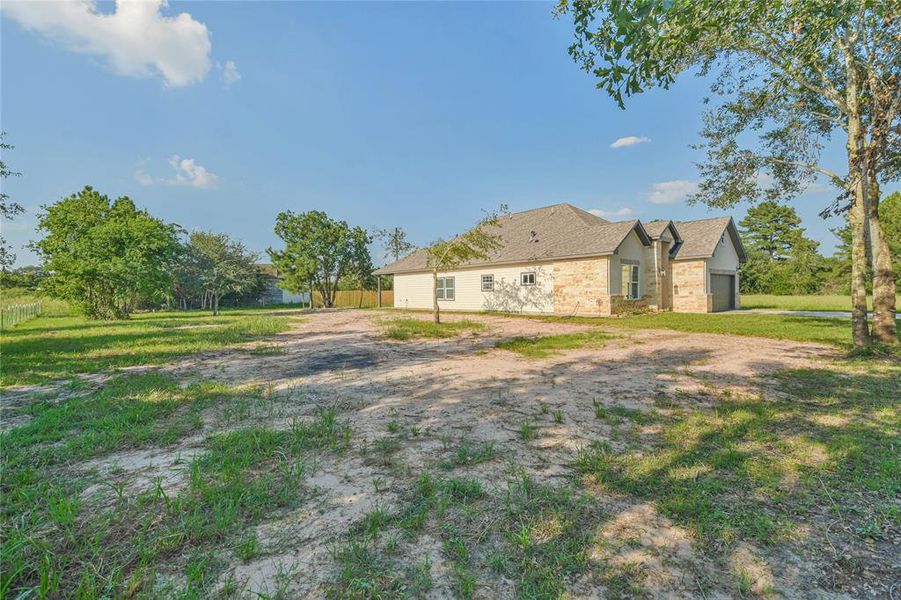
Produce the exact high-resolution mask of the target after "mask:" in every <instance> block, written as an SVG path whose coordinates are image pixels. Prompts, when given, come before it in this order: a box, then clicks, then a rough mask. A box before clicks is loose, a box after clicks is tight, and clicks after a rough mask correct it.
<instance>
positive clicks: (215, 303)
mask: <svg viewBox="0 0 901 600" xmlns="http://www.w3.org/2000/svg"><path fill="white" fill-rule="evenodd" d="M211 304H212V305H213V316H216V315H218V314H219V294H213V298H212V302H211Z"/></svg>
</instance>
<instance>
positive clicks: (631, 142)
mask: <svg viewBox="0 0 901 600" xmlns="http://www.w3.org/2000/svg"><path fill="white" fill-rule="evenodd" d="M650 141H651V138H649V137H638V136H636V135H628V136H626V137H621V138H618V139H617V140H616V141H614V142H613V143H612V144H610V147H611V148H627V147H629V146H635V145H636V144H647V143H648V142H650Z"/></svg>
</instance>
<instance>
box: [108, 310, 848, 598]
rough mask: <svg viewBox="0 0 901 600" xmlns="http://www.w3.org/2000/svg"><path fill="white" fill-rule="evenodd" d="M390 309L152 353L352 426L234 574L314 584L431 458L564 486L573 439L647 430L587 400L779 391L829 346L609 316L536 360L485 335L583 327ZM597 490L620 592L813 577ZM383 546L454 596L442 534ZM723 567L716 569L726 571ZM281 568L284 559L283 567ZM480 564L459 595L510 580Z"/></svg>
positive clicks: (694, 399) (797, 593) (801, 564)
mask: <svg viewBox="0 0 901 600" xmlns="http://www.w3.org/2000/svg"><path fill="white" fill-rule="evenodd" d="M393 316H397V315H396V314H392V313H390V312H387V311H384V312H377V311H356V310H343V311H334V312H320V313H316V314H310V315H306V316H304V317H303V320H302V321H300V322H298V323H297V324H296V325H295V326H294V327H293V328H292V329H291V330H290V331H289V332H286V333H284V334H280V335H278V336H276V337H275V338H272V339H270V340H267V341H266V342H264V343H261V344H257V345H256V348H255V349H254V350H248V349H244V350H233V351H227V352H220V353H213V354H207V355H203V356H199V357H194V358H192V359H190V360H187V361H183V362H180V363H178V364H175V365H171V366H170V367H167V368H166V369H165V370H167V371H169V372H170V373H172V374H174V375H176V376H177V377H178V378H179V379H181V380H183V381H186V382H187V381H190V380H192V379H194V378H206V379H210V378H212V379H215V380H218V381H223V382H226V383H229V384H233V385H247V384H260V385H262V386H265V395H266V396H268V397H271V398H277V399H278V404H279V407H280V408H279V410H278V411H275V412H273V411H272V410H269V412H268V413H266V414H265V415H262V416H260V419H261V420H263V421H265V423H266V425H267V426H269V427H276V428H277V427H287V426H288V423H289V422H290V420H291V419H294V418H297V417H299V416H300V417H303V416H308V415H313V414H315V412H316V411H317V410H320V409H321V408H322V407H333V408H335V409H336V410H337V411H338V413H339V415H340V416H341V418H342V419H344V420H345V421H346V422H347V423H348V424H349V425H350V427H351V428H352V431H353V441H352V447H351V448H352V449H351V451H350V452H348V453H345V454H342V455H340V456H337V457H328V458H323V459H322V461H321V462H319V463H317V464H316V465H315V469H314V472H313V473H312V475H311V478H310V480H309V482H308V483H309V486H310V489H311V490H312V491H313V492H315V494H314V496H315V498H316V500H315V502H313V503H312V504H310V505H309V506H306V507H304V508H303V509H301V510H299V511H294V512H291V513H290V514H285V515H281V516H279V518H277V519H276V520H274V521H270V522H266V523H263V524H262V525H260V526H259V527H258V528H257V532H256V533H257V537H258V538H259V539H260V541H261V547H262V552H261V557H259V558H256V559H254V560H251V561H246V562H241V561H236V562H233V563H232V565H231V567H230V568H229V570H228V577H229V578H230V581H239V582H242V586H243V588H242V589H244V590H246V591H248V592H265V593H271V592H272V590H273V589H276V588H278V589H280V590H281V591H285V590H288V592H289V593H288V595H289V596H301V597H303V596H310V597H318V596H320V595H321V594H322V593H323V587H322V586H324V585H325V583H326V582H327V581H329V580H330V579H332V578H334V577H335V573H336V570H337V569H338V566H337V565H336V556H335V548H336V545H337V544H339V543H340V542H341V540H343V539H345V536H346V535H347V532H348V531H351V530H354V527H356V526H359V524H360V522H361V520H362V519H364V518H368V517H367V515H370V513H372V512H373V511H376V512H379V511H392V510H396V509H397V508H398V506H399V504H400V503H401V498H402V496H403V495H404V494H405V491H406V490H408V489H409V488H410V485H411V481H413V480H415V477H416V474H418V473H422V472H425V471H430V470H432V471H433V470H435V469H436V468H438V467H440V466H441V465H444V467H445V468H453V469H454V474H455V475H461V474H462V475H465V476H467V477H472V478H477V479H478V480H479V481H481V482H483V483H484V485H485V486H487V488H488V489H490V490H492V493H495V494H503V493H504V490H505V489H506V487H507V486H508V485H509V483H508V482H510V481H511V480H513V479H515V478H517V477H521V476H523V475H526V476H528V477H530V478H531V479H533V480H534V481H536V482H538V483H540V484H548V485H552V486H556V485H565V483H566V482H567V481H572V480H573V477H574V469H573V466H572V465H573V461H574V457H575V455H576V453H577V451H578V449H579V448H582V447H585V446H587V445H589V444H592V443H597V442H599V441H602V442H603V443H605V444H609V445H610V447H612V448H613V449H614V450H616V449H617V448H622V447H625V446H627V445H630V444H631V445H632V446H633V447H634V445H635V444H636V443H637V444H639V445H640V444H642V443H648V444H653V443H654V442H653V441H652V440H653V437H654V435H655V434H657V433H659V426H657V425H654V424H653V423H643V422H642V421H641V420H640V419H638V420H637V421H636V423H637V425H635V426H632V427H630V428H629V429H628V430H626V432H625V433H624V432H623V430H622V428H618V427H617V426H616V421H615V420H611V419H606V420H605V419H601V418H599V415H601V414H602V413H604V414H607V411H613V412H614V413H617V412H618V413H625V414H637V415H640V414H642V413H643V412H645V411H653V410H654V409H655V407H658V408H659V407H660V406H670V407H673V406H676V405H678V406H677V409H678V408H684V409H689V410H691V409H694V408H699V407H704V406H709V405H711V404H712V403H713V402H714V401H715V400H714V397H715V396H717V395H719V394H723V393H726V394H732V393H737V394H741V393H745V392H757V393H759V392H760V391H761V390H767V393H772V394H774V395H778V394H779V390H778V389H777V388H776V386H775V385H772V386H771V385H770V383H771V382H769V380H768V376H769V375H770V374H772V373H774V372H775V371H777V370H780V369H786V368H807V367H813V366H815V365H816V364H817V361H819V360H822V358H823V357H824V356H827V355H829V354H830V353H832V352H834V350H832V349H828V348H824V347H822V346H816V345H812V344H800V343H795V342H784V341H777V340H764V339H754V338H743V337H733V336H723V335H702V334H687V333H679V332H673V331H649V330H643V331H625V330H624V331H614V330H611V332H612V333H614V334H615V335H616V336H617V337H616V338H614V339H612V340H611V341H609V342H608V343H607V344H606V345H605V346H604V347H603V348H600V349H591V350H572V351H566V352H563V353H561V354H559V355H556V356H552V357H549V358H544V359H539V360H535V359H528V358H525V357H523V356H521V355H519V354H516V353H514V352H510V351H507V350H501V349H498V348H496V347H495V346H496V344H497V342H498V341H501V340H505V339H510V338H513V337H517V336H538V335H549V334H559V333H570V332H577V331H584V330H588V329H591V328H590V327H585V326H579V325H571V324H565V323H548V322H543V321H539V320H533V319H526V318H504V317H498V316H480V317H472V316H467V317H465V318H467V319H475V320H477V321H480V322H482V323H484V324H485V325H486V326H487V327H486V328H485V329H482V330H479V331H476V332H467V333H464V334H463V335H461V336H460V337H457V338H451V339H440V340H423V339H415V340H409V341H392V340H389V339H386V338H385V337H384V336H383V335H382V333H381V331H380V328H379V325H378V322H379V320H380V319H386V318H392V317H393ZM407 316H409V315H407ZM413 316H414V317H416V318H422V319H428V318H429V315H424V314H420V315H413ZM461 318H463V317H460V316H454V315H447V316H445V319H448V320H454V319H461ZM192 443H194V444H195V445H196V444H198V443H199V440H198V439H194V440H193V442H192V441H191V440H189V441H188V444H187V446H184V447H181V448H178V449H176V450H175V452H174V453H173V452H170V453H168V456H170V457H171V456H173V455H177V456H184V455H185V454H187V455H190V453H191V452H192V448H191V444H192ZM464 446H465V447H466V448H476V449H478V448H482V449H484V448H489V449H490V450H491V459H490V460H474V461H473V464H471V465H467V464H465V463H466V460H468V459H467V458H466V456H467V455H466V452H463V454H462V456H463V459H461V461H458V462H457V463H454V462H453V461H454V457H455V456H457V457H459V456H461V454H460V453H461V450H460V448H461V447H464ZM193 451H196V447H195V448H194V449H193ZM467 452H468V451H467ZM112 462H115V463H116V464H117V466H118V467H120V468H123V467H124V468H126V469H128V468H129V465H134V467H135V468H136V469H137V470H139V471H141V472H142V473H143V475H142V476H141V477H140V480H143V481H149V480H152V479H154V478H158V477H160V476H163V478H164V480H166V481H167V482H168V483H169V484H171V485H173V486H177V485H179V479H178V476H173V475H172V473H173V472H175V471H177V469H176V467H174V466H173V464H170V461H168V460H167V459H166V458H165V457H164V456H161V455H159V454H156V455H153V456H152V457H150V458H149V459H148V457H147V456H146V455H144V454H141V455H140V456H120V457H113V459H112ZM107 464H109V461H107ZM448 464H450V465H451V467H448ZM148 469H150V470H151V472H149V473H148V472H147V471H148ZM137 474H138V473H136V475H137ZM603 504H604V507H605V508H604V510H605V511H608V512H609V514H610V515H611V516H610V517H609V518H608V519H607V520H606V521H605V523H606V524H605V525H604V526H603V527H601V528H599V529H598V531H597V533H596V535H598V536H600V537H601V538H602V541H603V544H600V545H599V546H598V548H601V547H603V548H605V550H596V551H595V552H594V554H593V559H594V560H598V561H606V562H607V563H609V564H612V565H619V566H620V567H621V568H622V569H624V570H625V571H624V572H627V573H628V572H629V570H630V569H631V570H634V569H638V570H639V571H640V572H641V574H640V577H636V581H638V580H640V581H641V582H642V583H641V585H640V587H639V588H629V587H628V586H627V587H626V588H625V592H623V593H624V595H626V596H629V595H642V594H650V595H652V596H657V597H689V596H695V595H698V594H701V595H703V596H705V597H725V596H731V595H733V593H734V589H735V587H734V586H735V583H734V580H735V577H736V573H740V574H741V577H742V578H748V580H749V583H748V586H749V587H748V590H752V589H753V590H757V591H759V592H761V593H763V594H764V595H766V594H767V593H768V592H767V590H771V589H778V590H779V591H780V593H782V594H784V595H785V596H787V597H806V596H807V595H808V593H810V590H812V589H816V588H817V584H816V581H817V580H820V579H821V578H822V577H823V572H822V570H823V569H824V568H825V567H824V565H820V564H815V563H811V562H805V561H803V560H801V559H800V558H798V557H797V556H794V555H786V554H785V553H782V554H780V555H778V556H777V557H776V556H773V555H772V554H770V555H767V553H766V552H763V551H761V550H760V549H759V548H756V547H754V546H752V545H748V544H739V545H738V546H737V547H736V548H734V549H733V550H731V555H730V556H728V557H721V558H720V559H719V560H712V559H711V558H710V555H709V553H708V554H703V555H702V554H700V553H699V552H698V551H697V550H696V549H695V545H694V544H693V542H692V535H691V534H690V533H689V532H688V531H686V530H684V529H682V528H680V527H678V526H676V525H674V524H673V523H672V522H670V521H669V520H668V519H666V518H665V517H663V516H662V515H660V514H658V512H657V510H656V509H655V507H654V505H653V504H652V503H650V502H639V503H635V501H634V500H633V501H630V500H629V499H627V498H624V497H620V496H617V495H615V494H611V495H604V497H603ZM445 543H446V542H445ZM442 549H444V551H442ZM393 552H395V553H396V552H400V555H399V556H406V557H410V560H413V559H414V558H416V557H422V556H425V557H427V559H426V560H427V564H429V565H430V571H431V575H430V576H431V578H432V579H433V583H432V584H431V585H430V587H429V589H430V592H429V595H430V596H433V597H444V596H447V597H451V596H454V595H455V594H456V595H460V594H459V582H457V583H455V577H454V574H453V573H454V571H453V567H452V565H450V564H449V563H448V560H447V552H446V547H445V546H442V544H441V543H440V542H439V541H438V540H436V539H434V537H430V536H429V535H422V536H420V537H419V538H417V539H415V540H405V541H404V543H403V544H402V549H401V550H399V551H398V550H396V549H395V550H393ZM401 560H402V559H401ZM729 565H732V566H731V567H730V566H729ZM735 565H738V566H737V567H736V566H735ZM733 567H734V569H733ZM724 569H726V570H729V569H732V572H731V574H724V573H723V571H724ZM288 572H290V573H291V574H292V575H291V576H290V577H289V582H288V583H285V581H284V580H285V577H286V576H285V573H288ZM486 577H487V581H485V580H484V579H482V577H480V580H479V585H478V586H476V587H475V592H474V595H475V596H476V597H507V596H512V595H515V594H517V593H519V592H518V591H517V590H516V589H514V587H513V584H512V583H511V582H510V581H509V580H508V579H506V578H505V577H502V576H495V577H493V578H492V576H491V575H490V574H489V575H487V576H486ZM280 578H281V579H282V581H281V583H280V582H279V579H280ZM626 579H628V578H626ZM604 585H605V586H606V587H604V586H600V587H599V585H598V583H597V581H596V580H587V579H586V580H584V581H582V580H580V579H579V578H578V577H577V578H575V580H574V581H572V582H571V583H570V584H568V590H569V593H570V594H572V595H573V596H575V597H595V596H598V595H600V596H604V594H605V592H604V590H605V589H606V590H608V591H609V590H611V589H613V587H611V586H614V583H611V582H609V581H607V582H606V583H605V584H604ZM279 586H281V587H279ZM629 590H631V592H630V591H629ZM464 595H465V594H464ZM608 595H611V596H616V595H617V594H608ZM821 597H824V596H821Z"/></svg>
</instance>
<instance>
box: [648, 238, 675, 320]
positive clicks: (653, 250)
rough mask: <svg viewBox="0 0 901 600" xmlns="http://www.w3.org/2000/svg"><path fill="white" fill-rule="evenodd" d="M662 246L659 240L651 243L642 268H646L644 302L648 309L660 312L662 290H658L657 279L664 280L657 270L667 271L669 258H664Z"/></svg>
mask: <svg viewBox="0 0 901 600" xmlns="http://www.w3.org/2000/svg"><path fill="white" fill-rule="evenodd" d="M661 246H662V244H661V243H660V241H659V240H657V241H653V242H651V245H650V247H648V248H645V251H644V259H642V261H641V262H642V266H643V267H644V273H643V274H642V277H643V279H644V292H643V294H642V300H644V301H645V302H646V303H647V306H648V308H650V309H651V310H659V308H660V290H658V289H657V279H658V277H659V278H660V279H662V277H660V276H659V274H658V273H657V269H658V268H661V269H666V268H667V264H666V263H667V260H668V259H669V257H665V256H662V252H661ZM654 254H656V255H657V261H656V262H655V261H654Z"/></svg>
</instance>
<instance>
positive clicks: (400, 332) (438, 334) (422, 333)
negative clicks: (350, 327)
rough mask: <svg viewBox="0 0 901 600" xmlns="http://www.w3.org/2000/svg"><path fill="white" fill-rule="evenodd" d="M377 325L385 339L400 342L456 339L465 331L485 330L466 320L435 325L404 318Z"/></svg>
mask: <svg viewBox="0 0 901 600" xmlns="http://www.w3.org/2000/svg"><path fill="white" fill-rule="evenodd" d="M378 324H379V325H380V326H381V327H382V329H383V332H384V335H385V337H387V338H390V339H392V340H401V341H404V340H410V339H414V338H449V337H456V336H458V335H460V334H461V333H463V332H465V331H470V332H472V333H473V334H475V333H476V332H479V331H481V330H483V329H485V325H484V324H483V323H478V322H476V321H470V320H467V319H464V320H462V321H445V322H442V323H435V322H433V321H427V320H424V319H415V318H412V317H405V318H401V319H387V320H380V321H378Z"/></svg>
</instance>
